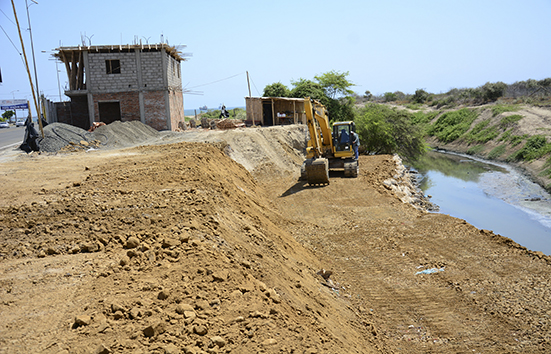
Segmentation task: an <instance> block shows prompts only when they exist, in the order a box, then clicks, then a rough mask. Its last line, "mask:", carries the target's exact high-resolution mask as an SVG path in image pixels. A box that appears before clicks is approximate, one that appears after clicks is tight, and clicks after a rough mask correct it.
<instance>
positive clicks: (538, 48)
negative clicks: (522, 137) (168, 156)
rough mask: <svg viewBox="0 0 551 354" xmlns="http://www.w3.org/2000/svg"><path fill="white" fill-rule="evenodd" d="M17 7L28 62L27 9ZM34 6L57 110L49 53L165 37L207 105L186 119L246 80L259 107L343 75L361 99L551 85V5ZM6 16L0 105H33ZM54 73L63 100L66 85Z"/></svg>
mask: <svg viewBox="0 0 551 354" xmlns="http://www.w3.org/2000/svg"><path fill="white" fill-rule="evenodd" d="M14 1H15V4H16V10H17V13H18V17H19V22H20V25H21V27H22V31H23V33H22V34H23V38H24V40H25V48H26V50H27V56H28V58H29V60H32V59H31V52H30V48H31V47H30V43H29V31H28V30H27V28H28V22H27V11H26V10H27V9H26V7H25V1H24V0H14ZM27 1H28V4H29V5H30V6H29V7H28V10H29V14H30V18H31V26H32V33H33V40H34V49H35V56H36V65H37V71H38V81H39V89H40V91H41V92H43V93H44V94H45V95H46V96H47V97H48V98H50V99H52V100H54V101H59V90H58V81H57V76H56V65H55V61H53V60H52V58H51V56H50V55H49V54H48V53H43V51H46V52H48V51H52V50H54V49H55V48H58V47H59V46H60V45H61V46H74V45H79V44H81V41H82V40H81V39H82V38H84V39H85V41H86V42H87V43H88V41H91V43H92V45H108V44H121V43H122V44H128V43H133V41H134V39H135V38H138V40H139V39H141V40H142V41H143V42H144V43H145V42H146V41H148V42H149V43H158V42H160V41H161V35H162V36H163V38H164V40H165V41H168V43H169V44H170V45H185V46H187V47H186V48H184V49H183V52H186V53H191V54H192V56H191V57H190V58H189V60H188V61H186V62H183V63H182V83H183V85H184V86H185V88H186V89H187V90H189V91H194V92H197V91H199V92H200V93H201V95H194V94H186V95H185V96H184V107H185V108H186V109H195V108H198V107H199V106H203V105H207V106H208V107H209V108H218V107H219V105H221V104H225V105H226V106H228V107H232V106H244V105H245V100H244V97H245V96H248V88H247V77H246V72H247V71H248V72H249V75H250V78H251V91H252V95H253V96H259V95H261V94H262V91H263V89H264V87H265V86H266V85H268V84H272V83H274V82H281V83H283V84H285V85H287V86H288V87H291V81H294V80H298V79H299V78H305V79H313V78H314V76H315V75H319V74H322V73H325V72H328V71H331V70H335V71H339V72H346V71H348V72H349V74H350V75H349V76H348V79H349V80H350V81H352V82H353V83H354V84H356V86H355V87H354V88H353V89H354V91H356V92H357V93H359V94H363V93H364V92H365V91H366V90H369V91H371V92H372V93H373V94H383V93H384V92H388V91H390V92H394V91H402V92H405V93H414V92H415V90H416V89H418V88H423V89H425V90H427V91H430V92H434V93H439V92H446V91H448V90H449V89H451V88H462V87H477V86H480V85H483V84H484V83H486V82H488V81H489V82H496V81H503V82H505V83H513V82H516V81H522V80H527V79H536V80H541V79H544V78H546V77H551V45H550V43H551V21H550V20H549V19H550V18H551V0H525V1H518V0H516V1H509V0H503V1H494V0H492V1H490V0H475V1H471V0H463V1H454V0H439V1H432V0H425V1H424V0H417V1H398V0H396V1H365V0H364V1H359V0H358V1H347V0H343V1H324V0H318V1H301V0H280V1H269V2H268V1H262V0H255V1H249V0H242V1H237V0H234V1H227V0H226V1H218V0H201V1H197V0H194V1H188V0H185V1H166V0H157V1H151V0H147V1H142V0H134V1H132V2H130V1H119V0H111V1H105V0H95V1H87V2H85V1H80V0H72V1H67V0H55V1H54V0H36V1H37V2H38V4H32V2H31V0H27ZM0 10H1V11H2V12H0V25H1V26H2V29H3V31H0V68H1V70H2V78H3V83H2V84H0V99H11V98H13V97H15V98H20V99H23V98H27V99H30V98H31V93H30V92H31V91H30V86H29V83H28V78H27V73H26V71H25V68H24V65H23V64H22V61H21V57H20V54H19V52H20V49H16V48H14V46H13V45H12V43H11V42H10V40H11V41H12V42H13V43H14V44H15V46H16V47H17V48H20V44H19V37H18V34H17V27H16V25H15V20H14V15H13V9H12V6H11V2H10V1H9V0H0ZM4 31H5V33H4ZM58 68H59V70H60V73H59V74H60V76H59V77H60V86H61V89H62V95H63V88H64V87H65V86H66V82H67V75H66V73H65V68H64V65H63V64H60V65H59V66H58ZM33 77H34V76H33ZM17 90H18V91H17ZM14 91H15V92H14ZM62 99H63V100H67V99H68V98H67V97H66V96H64V95H63V96H62Z"/></svg>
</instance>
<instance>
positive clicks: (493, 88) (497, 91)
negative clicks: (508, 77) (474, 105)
mask: <svg viewBox="0 0 551 354" xmlns="http://www.w3.org/2000/svg"><path fill="white" fill-rule="evenodd" d="M506 89H507V84H506V83H503V82H501V81H500V82H495V83H490V82H487V83H486V84H484V86H482V97H483V98H484V99H485V100H486V101H490V102H493V101H497V99H498V98H500V97H502V96H503V94H505V90H506Z"/></svg>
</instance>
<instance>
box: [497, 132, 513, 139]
mask: <svg viewBox="0 0 551 354" xmlns="http://www.w3.org/2000/svg"><path fill="white" fill-rule="evenodd" d="M512 131H513V129H509V130H507V131H506V132H505V133H503V135H502V136H501V137H500V138H499V141H507V140H509V139H510V138H511V133H512Z"/></svg>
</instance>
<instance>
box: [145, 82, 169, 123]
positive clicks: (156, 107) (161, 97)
mask: <svg viewBox="0 0 551 354" xmlns="http://www.w3.org/2000/svg"><path fill="white" fill-rule="evenodd" d="M143 98H144V111H145V112H144V113H145V124H147V125H149V126H150V127H152V128H155V129H157V130H165V129H168V122H167V116H168V114H167V111H166V105H165V91H145V92H144V93H143Z"/></svg>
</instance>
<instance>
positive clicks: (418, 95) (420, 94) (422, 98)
mask: <svg viewBox="0 0 551 354" xmlns="http://www.w3.org/2000/svg"><path fill="white" fill-rule="evenodd" d="M428 98H429V93H428V92H427V91H425V90H423V89H417V90H415V95H413V97H412V98H411V101H412V102H414V103H425V102H426V101H427V100H428Z"/></svg>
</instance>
